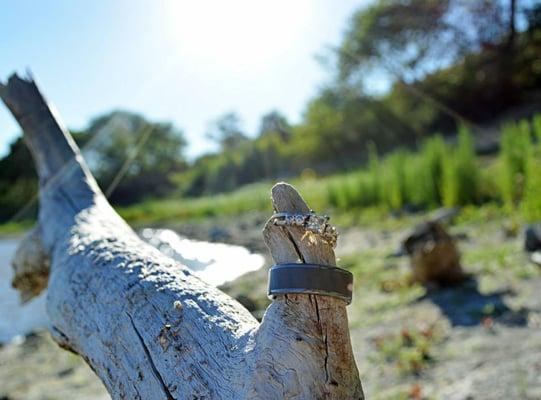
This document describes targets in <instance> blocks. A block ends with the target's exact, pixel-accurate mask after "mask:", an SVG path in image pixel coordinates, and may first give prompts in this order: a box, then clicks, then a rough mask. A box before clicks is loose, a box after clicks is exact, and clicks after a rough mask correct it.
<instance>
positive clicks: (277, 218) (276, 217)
mask: <svg viewBox="0 0 541 400" xmlns="http://www.w3.org/2000/svg"><path fill="white" fill-rule="evenodd" d="M329 219H330V218H329V217H328V216H327V215H321V216H320V215H317V214H316V213H315V212H313V211H310V212H309V213H308V214H293V213H287V212H279V213H275V214H273V215H272V217H271V218H270V220H271V222H272V223H273V224H274V225H277V226H296V227H299V228H304V229H305V230H306V231H308V232H312V233H315V234H316V235H319V236H321V237H322V238H323V240H325V241H326V242H327V243H329V244H330V245H331V246H332V247H333V248H334V247H336V241H337V239H338V232H337V231H336V228H335V227H334V226H332V225H330V224H329Z"/></svg>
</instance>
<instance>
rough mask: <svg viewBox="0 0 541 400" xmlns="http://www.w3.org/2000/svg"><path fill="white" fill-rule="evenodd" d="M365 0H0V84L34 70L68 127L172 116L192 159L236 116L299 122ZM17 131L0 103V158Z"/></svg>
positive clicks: (247, 121)
mask: <svg viewBox="0 0 541 400" xmlns="http://www.w3.org/2000/svg"><path fill="white" fill-rule="evenodd" d="M368 1H369V0H340V1H336V0H293V1H292V0H273V1H259V0H227V1H226V0H213V1H211V0H192V1H185V0H177V1H174V0H170V1H166V0H154V1H151V0H116V1H106V0H93V1H74V0H55V1H39V2H37V1H30V0H0V4H1V7H0V38H2V39H1V40H0V80H1V81H5V80H6V79H7V77H8V76H9V75H11V74H12V73H13V72H19V73H24V72H25V71H26V70H27V69H29V70H31V71H32V74H33V75H34V77H35V79H36V81H37V83H38V85H39V86H40V87H41V89H42V91H43V92H44V94H45V96H46V97H47V99H48V100H49V101H50V102H51V103H53V104H54V105H55V107H56V108H57V109H58V110H59V112H60V115H61V116H62V120H63V122H64V123H65V124H66V125H67V126H68V127H69V128H71V129H82V128H84V127H85V126H86V125H87V123H88V122H89V120H90V119H91V118H92V117H96V116H98V115H100V114H103V113H106V112H109V111H111V110H113V109H125V110H129V111H135V112H140V113H142V114H143V115H145V116H146V117H147V118H149V119H151V120H154V121H170V122H173V123H174V125H175V126H176V127H178V128H180V129H182V130H183V131H184V133H185V136H186V138H187V140H188V143H189V147H188V149H187V154H188V156H189V157H190V158H193V157H195V156H197V155H199V154H202V153H205V152H208V151H212V150H214V149H215V147H214V144H213V143H211V142H210V141H209V139H207V138H206V132H207V130H208V126H209V123H211V122H212V121H213V120H214V119H216V118H217V117H219V116H220V115H222V114H224V113H226V112H230V111H235V112H237V113H238V114H239V115H240V117H241V119H242V121H243V127H244V129H245V130H246V131H247V132H248V133H253V132H255V131H256V130H257V127H258V124H259V119H260V117H261V116H262V115H263V114H264V113H266V112H268V111H271V110H273V109H277V110H279V111H281V112H282V113H284V114H285V115H286V116H287V117H288V119H289V120H290V121H291V122H293V123H295V122H297V121H299V120H300V118H301V117H302V113H303V111H304V109H305V106H306V104H307V102H308V100H309V99H310V98H311V97H312V96H313V95H315V94H316V93H317V90H318V88H319V87H321V86H322V85H323V84H324V83H325V82H326V81H327V80H328V79H329V72H328V71H327V70H326V69H325V68H324V66H322V65H321V63H320V62H318V61H317V56H318V55H324V54H326V52H327V49H329V48H330V47H331V46H336V45H337V44H338V43H339V42H340V38H341V37H342V34H343V32H344V30H345V29H346V27H347V21H348V19H349V17H350V16H351V14H352V13H353V12H354V11H355V10H356V9H358V8H360V7H362V6H365V5H366V4H367V2H368ZM18 135H19V128H18V126H17V124H16V122H15V120H14V119H13V118H12V116H11V115H10V114H9V112H8V111H7V109H6V108H5V107H4V106H3V104H2V106H0V156H2V155H4V154H6V152H7V150H8V146H9V143H10V142H11V141H13V140H14V139H15V138H16V137H17V136H18Z"/></svg>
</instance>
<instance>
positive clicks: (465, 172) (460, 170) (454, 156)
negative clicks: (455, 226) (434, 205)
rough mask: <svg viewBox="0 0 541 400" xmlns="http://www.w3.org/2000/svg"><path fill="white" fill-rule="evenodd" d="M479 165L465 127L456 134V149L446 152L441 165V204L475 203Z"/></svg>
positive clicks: (477, 191)
mask: <svg viewBox="0 0 541 400" xmlns="http://www.w3.org/2000/svg"><path fill="white" fill-rule="evenodd" d="M478 170H479V166H478V164H477V161H476V158H475V148H474V143H473V138H472V136H471V134H470V132H469V131H468V130H467V129H466V127H464V126H462V127H461V128H460V131H459V134H458V145H457V147H456V149H454V150H453V151H451V152H450V153H448V155H447V156H446V157H445V162H444V165H443V185H442V186H443V190H442V195H443V204H444V205H445V206H448V207H452V206H461V205H465V204H475V203H477V202H478V200H479V172H478Z"/></svg>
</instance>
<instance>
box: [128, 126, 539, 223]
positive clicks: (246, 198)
mask: <svg viewBox="0 0 541 400" xmlns="http://www.w3.org/2000/svg"><path fill="white" fill-rule="evenodd" d="M367 153H368V157H367V158H368V164H367V165H366V167H364V168H361V169H358V170H356V171H353V172H349V173H346V174H338V175H334V176H330V177H326V178H315V179H314V178H313V179H297V180H294V182H293V183H294V184H295V185H296V186H297V187H298V189H299V190H300V191H301V192H302V193H303V195H304V196H305V198H306V200H307V201H308V203H309V204H310V205H312V206H313V207H314V208H315V209H316V210H318V211H325V210H327V209H328V208H338V209H341V210H344V211H346V212H349V211H352V210H355V209H361V208H363V209H364V208H370V207H375V208H377V209H382V208H385V209H387V210H400V209H403V208H406V207H411V208H414V209H430V208H433V207H437V206H441V205H445V206H463V205H477V204H480V203H481V202H496V203H502V204H505V206H506V208H509V209H510V211H513V210H520V211H521V212H522V213H523V216H524V218H525V219H527V220H531V221H534V220H541V116H536V117H535V118H534V119H533V120H532V121H531V124H530V123H529V122H528V121H521V122H519V123H511V124H506V125H504V126H503V127H502V140H501V152H500V154H499V156H498V157H497V159H496V161H494V159H492V160H491V161H487V160H484V159H481V158H480V157H477V156H476V154H475V148H474V140H473V137H472V135H471V133H470V132H469V131H468V129H466V128H465V127H461V128H460V130H459V134H458V138H457V142H456V144H454V145H452V144H448V143H446V142H445V141H444V140H443V138H442V137H441V136H439V135H436V136H433V137H431V138H429V139H427V140H426V141H425V142H423V143H422V144H421V146H420V148H419V151H417V152H411V151H405V150H397V151H395V152H393V153H391V154H389V155H387V156H386V157H380V156H379V155H378V153H377V151H376V148H375V146H374V145H373V144H370V145H369V146H368V147H367ZM365 158H366V157H365ZM270 186H271V184H270V182H267V183H260V184H255V185H250V186H246V187H243V188H240V189H239V190H237V191H235V192H232V193H229V194H223V195H216V196H209V197H200V198H196V199H185V200H175V201H173V200H156V201H149V202H145V203H142V204H140V205H137V206H133V207H130V208H126V209H122V210H121V214H122V215H123V216H125V217H126V218H128V219H129V220H130V221H149V220H153V221H156V220H171V219H185V218H199V217H208V216H218V215H236V214H241V213H246V212H249V211H263V210H267V211H269V210H270V200H269V188H270Z"/></svg>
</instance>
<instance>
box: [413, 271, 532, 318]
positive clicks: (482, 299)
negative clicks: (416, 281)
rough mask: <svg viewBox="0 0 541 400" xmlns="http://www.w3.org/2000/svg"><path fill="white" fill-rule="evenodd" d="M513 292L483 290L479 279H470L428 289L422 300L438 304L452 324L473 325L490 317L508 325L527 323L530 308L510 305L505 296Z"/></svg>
mask: <svg viewBox="0 0 541 400" xmlns="http://www.w3.org/2000/svg"><path fill="white" fill-rule="evenodd" d="M506 295H513V293H512V292H511V291H510V290H505V291H497V292H493V293H490V294H483V293H481V292H480V291H479V288H478V284H477V281H476V280H475V279H473V278H470V279H468V280H467V281H466V282H464V283H463V284H462V285H460V286H455V287H447V288H441V289H438V290H429V291H428V292H427V294H426V295H424V296H423V297H422V298H420V299H419V301H423V300H428V301H431V302H433V303H434V304H435V305H437V306H438V307H439V308H440V310H441V312H442V314H444V315H445V316H446V317H447V318H448V319H449V321H450V322H451V324H452V325H453V326H466V327H468V326H469V327H471V326H475V325H478V324H480V323H481V322H482V321H483V320H484V319H485V318H487V317H490V318H492V319H494V320H495V321H497V322H498V323H500V324H503V325H506V326H517V327H518V326H524V325H526V323H527V321H528V310H527V309H520V310H518V311H515V310H512V309H510V308H509V307H508V306H507V305H506V304H505V300H504V296H506Z"/></svg>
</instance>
